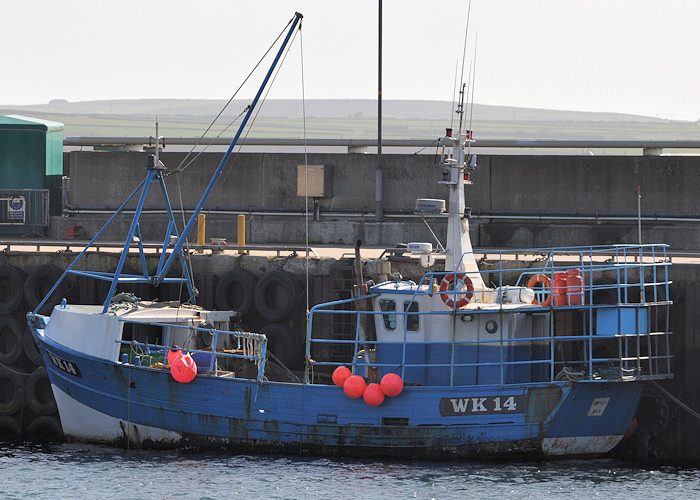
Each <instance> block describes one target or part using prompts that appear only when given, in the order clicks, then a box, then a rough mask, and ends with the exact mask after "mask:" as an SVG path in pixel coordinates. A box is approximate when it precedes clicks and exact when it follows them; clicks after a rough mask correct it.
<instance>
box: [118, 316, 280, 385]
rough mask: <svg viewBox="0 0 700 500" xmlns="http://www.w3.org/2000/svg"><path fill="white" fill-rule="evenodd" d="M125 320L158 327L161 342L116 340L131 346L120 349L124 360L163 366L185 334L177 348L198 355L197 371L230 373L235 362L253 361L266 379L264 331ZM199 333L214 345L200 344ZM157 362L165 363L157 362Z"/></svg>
mask: <svg viewBox="0 0 700 500" xmlns="http://www.w3.org/2000/svg"><path fill="white" fill-rule="evenodd" d="M124 324H125V325H127V324H129V325H141V326H144V327H149V328H152V327H156V328H159V329H160V333H161V336H159V337H158V338H159V339H161V340H162V343H157V342H144V341H137V340H120V341H117V342H118V343H119V344H121V345H122V346H123V348H128V349H127V351H128V352H124V350H122V352H121V354H122V356H121V359H122V361H123V362H125V363H130V364H136V365H139V366H151V367H154V368H158V369H162V368H164V367H165V365H166V362H167V355H168V352H169V351H170V350H171V349H173V346H174V344H175V343H176V341H175V340H174V339H176V338H179V339H182V338H184V339H185V342H180V343H182V344H183V345H179V346H178V348H180V349H182V351H183V352H187V353H190V354H191V355H192V356H193V358H196V359H195V361H196V362H197V368H198V371H199V370H201V369H202V368H204V369H203V370H202V372H204V373H207V374H211V375H217V376H230V375H232V374H235V373H233V371H232V370H229V369H228V368H231V366H232V365H235V366H241V364H242V363H253V364H254V366H255V368H254V370H255V379H256V380H257V382H258V383H262V381H263V379H264V374H265V362H266V359H267V338H266V337H265V335H263V334H261V333H251V332H230V331H225V330H217V329H215V328H200V327H195V326H188V325H173V324H169V323H152V322H140V321H124ZM178 330H180V331H182V332H184V333H185V335H177V334H176V332H177V331H178ZM197 333H199V334H200V335H206V336H209V337H208V341H207V343H208V344H209V345H210V346H211V347H206V348H197V346H196V335H197ZM217 346H218V347H217ZM124 355H126V357H124ZM158 362H160V363H162V365H157V363H158ZM203 363H204V364H206V363H208V366H205V365H203ZM251 378H253V377H251Z"/></svg>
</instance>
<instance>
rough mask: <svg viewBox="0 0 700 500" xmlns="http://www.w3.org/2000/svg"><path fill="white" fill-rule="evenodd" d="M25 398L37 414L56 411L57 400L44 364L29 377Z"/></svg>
mask: <svg viewBox="0 0 700 500" xmlns="http://www.w3.org/2000/svg"><path fill="white" fill-rule="evenodd" d="M24 400H25V401H26V402H27V406H29V408H30V409H31V410H32V411H33V412H34V413H36V414H37V415H53V414H54V413H56V400H55V399H54V398H53V391H52V390H51V382H50V381H49V376H48V374H47V373H46V368H45V367H44V366H39V367H37V368H36V369H35V370H34V371H33V372H32V374H31V375H30V376H29V378H28V379H27V385H26V386H25V387H24Z"/></svg>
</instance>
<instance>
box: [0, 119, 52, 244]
mask: <svg viewBox="0 0 700 500" xmlns="http://www.w3.org/2000/svg"><path fill="white" fill-rule="evenodd" d="M62 175H63V124H62V123H58V122H52V121H47V120H39V119H37V118H29V117H26V116H19V115H4V116H0V193H2V192H3V191H4V193H2V197H6V196H12V195H20V196H24V204H25V210H26V214H25V218H24V220H25V224H24V225H6V224H2V225H0V234H28V233H34V232H36V231H37V230H42V231H43V229H38V228H44V227H45V225H44V224H45V223H46V221H45V218H44V213H45V211H44V210H45V207H46V203H47V201H48V202H49V203H51V205H52V208H53V211H52V213H51V214H52V215H60V202H61V177H62ZM17 189H23V190H43V189H48V190H49V196H48V200H46V195H45V193H44V194H42V192H41V191H33V192H31V193H26V192H25V193H16V192H12V191H9V192H8V191H7V190H17ZM52 202H53V203H52ZM3 203H5V202H3ZM6 203H9V202H6ZM56 207H59V208H58V209H57V208H56ZM3 209H4V207H0V211H2V210H3ZM7 211H8V212H9V211H10V208H7ZM56 212H58V213H56ZM5 215H6V214H4V213H3V214H2V220H3V221H5V218H6V217H5Z"/></svg>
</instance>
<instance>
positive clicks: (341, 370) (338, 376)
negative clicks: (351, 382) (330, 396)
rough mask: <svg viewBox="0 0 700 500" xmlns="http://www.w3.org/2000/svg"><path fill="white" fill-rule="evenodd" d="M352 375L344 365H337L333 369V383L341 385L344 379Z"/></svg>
mask: <svg viewBox="0 0 700 500" xmlns="http://www.w3.org/2000/svg"><path fill="white" fill-rule="evenodd" d="M351 375H352V372H351V371H350V370H349V369H348V368H347V367H346V366H339V367H338V368H336V369H335V370H334V371H333V383H334V384H335V385H337V386H338V387H343V384H345V381H346V380H347V379H348V377H350V376H351Z"/></svg>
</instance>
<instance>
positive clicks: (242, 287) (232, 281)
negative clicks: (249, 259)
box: [214, 269, 258, 316]
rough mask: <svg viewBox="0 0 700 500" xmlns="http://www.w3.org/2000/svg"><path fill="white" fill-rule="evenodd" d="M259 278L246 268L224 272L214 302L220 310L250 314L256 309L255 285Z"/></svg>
mask: <svg viewBox="0 0 700 500" xmlns="http://www.w3.org/2000/svg"><path fill="white" fill-rule="evenodd" d="M257 283H258V278H256V277H255V275H254V274H253V273H251V272H249V271H246V270H245V269H234V270H233V271H229V272H227V273H226V274H224V275H223V276H222V277H221V279H220V280H219V282H218V283H217V284H216V289H215V290H214V302H215V303H216V308H217V309H219V310H220V311H236V312H239V313H241V316H248V315H250V314H251V313H253V312H254V311H255V301H254V300H253V295H254V294H255V287H256V285H257Z"/></svg>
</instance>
